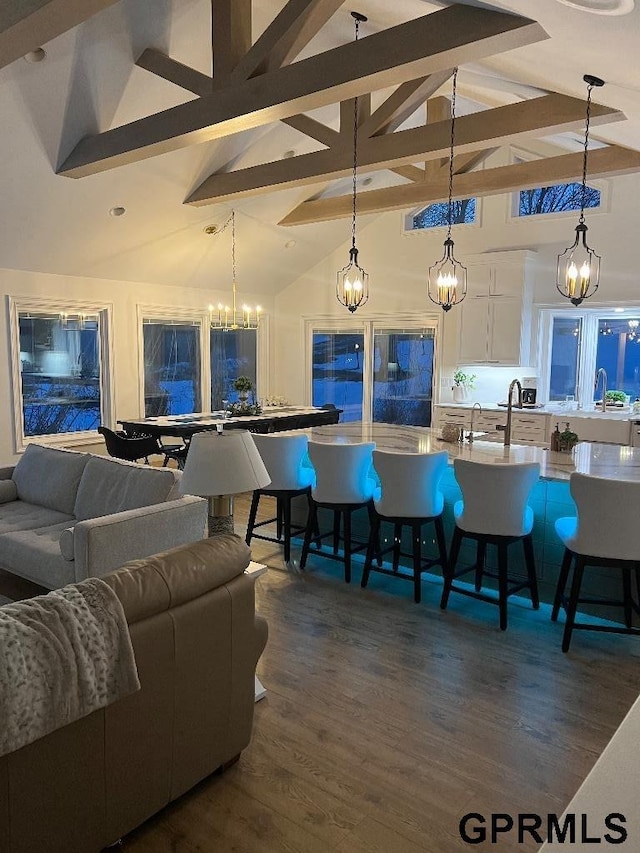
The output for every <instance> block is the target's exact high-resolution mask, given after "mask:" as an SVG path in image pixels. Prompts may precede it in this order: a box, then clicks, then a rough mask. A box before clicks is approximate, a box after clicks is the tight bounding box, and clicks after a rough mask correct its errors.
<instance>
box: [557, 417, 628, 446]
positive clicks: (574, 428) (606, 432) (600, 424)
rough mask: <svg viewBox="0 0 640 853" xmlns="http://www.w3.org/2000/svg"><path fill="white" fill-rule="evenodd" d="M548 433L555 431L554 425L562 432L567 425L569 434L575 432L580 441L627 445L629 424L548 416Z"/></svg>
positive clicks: (596, 418)
mask: <svg viewBox="0 0 640 853" xmlns="http://www.w3.org/2000/svg"><path fill="white" fill-rule="evenodd" d="M549 420H550V431H549V438H551V432H552V431H553V430H555V428H556V424H558V426H559V428H560V432H562V431H563V430H564V429H565V428H566V426H567V424H569V429H570V430H571V432H575V433H576V435H577V436H578V438H579V440H580V441H596V442H599V443H601V444H629V443H630V440H631V424H630V421H629V420H627V419H623V420H622V419H621V420H617V419H613V418H603V417H600V418H599V417H598V415H594V416H593V417H569V416H565V415H564V414H562V415H549Z"/></svg>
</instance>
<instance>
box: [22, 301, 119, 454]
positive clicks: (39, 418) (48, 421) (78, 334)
mask: <svg viewBox="0 0 640 853" xmlns="http://www.w3.org/2000/svg"><path fill="white" fill-rule="evenodd" d="M49 305H50V306H51V307H49ZM10 313H11V327H12V329H11V337H12V357H13V370H14V377H15V380H14V389H15V390H14V412H15V424H16V450H17V451H20V450H23V449H24V447H25V444H26V443H27V442H28V440H29V439H30V438H35V437H37V438H38V439H39V440H41V439H43V438H45V437H49V436H59V435H64V436H65V443H69V437H70V436H75V437H76V439H75V440H76V441H77V442H78V443H81V442H82V441H83V440H86V439H87V435H86V434H87V433H89V432H93V431H94V430H96V429H97V428H98V426H100V424H101V422H103V421H105V420H108V419H109V415H110V399H111V396H110V394H109V389H108V387H107V377H108V370H107V366H108V347H107V329H108V309H107V308H105V307H104V306H94V305H88V304H87V305H81V306H79V305H72V304H66V303H65V304H62V303H49V304H47V302H46V300H28V299H20V300H13V299H12V300H10ZM71 443H74V439H72V440H71Z"/></svg>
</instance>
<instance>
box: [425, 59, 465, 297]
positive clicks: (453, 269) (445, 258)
mask: <svg viewBox="0 0 640 853" xmlns="http://www.w3.org/2000/svg"><path fill="white" fill-rule="evenodd" d="M457 83H458V69H457V68H456V69H455V71H454V72H453V91H452V93H451V140H450V148H449V203H448V207H447V238H446V240H445V241H444V254H443V255H442V258H441V259H440V260H439V261H438V262H437V263H435V264H433V266H430V267H429V287H428V294H429V299H430V300H431V301H432V302H434V303H435V304H436V305H440V306H441V308H442V310H443V311H449V310H451V308H452V307H453V306H454V305H458V304H459V303H460V302H462V300H463V299H464V298H465V296H466V295H467V268H466V267H463V266H462V264H461V263H460V261H458V260H457V259H456V257H455V255H454V254H453V240H452V238H451V226H452V225H453V148H454V145H455V138H456V86H457Z"/></svg>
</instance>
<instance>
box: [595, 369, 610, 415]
mask: <svg viewBox="0 0 640 853" xmlns="http://www.w3.org/2000/svg"><path fill="white" fill-rule="evenodd" d="M600 376H602V411H603V412H606V411H607V371H606V370H605V369H604V367H600V368H598V371H597V372H596V381H595V383H594V385H593V396H594V397H595V392H596V391H597V390H598V383H599V382H600Z"/></svg>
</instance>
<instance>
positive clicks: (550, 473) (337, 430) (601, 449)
mask: <svg viewBox="0 0 640 853" xmlns="http://www.w3.org/2000/svg"><path fill="white" fill-rule="evenodd" d="M307 432H308V434H309V437H310V438H311V439H312V440H313V441H326V442H332V443H350V442H360V441H373V442H375V444H376V447H377V448H378V449H379V450H393V451H397V452H401V453H433V452H435V451H438V450H446V451H447V453H448V454H449V459H450V461H451V460H453V459H469V460H472V461H475V462H508V463H514V464H517V463H520V462H539V463H540V476H541V478H542V479H545V480H560V481H566V480H569V478H570V476H571V474H572V473H573V472H574V471H578V472H579V473H581V474H592V475H594V476H597V477H606V478H608V479H611V478H613V479H619V480H638V481H640V448H634V447H626V446H620V445H615V444H597V443H591V442H580V443H579V444H578V445H576V447H574V449H573V450H572V451H571V453H555V452H552V451H550V450H547V449H545V448H543V447H534V446H532V445H518V444H512V445H510V446H509V447H503V445H502V444H499V443H496V442H495V441H483V440H482V438H476V439H475V440H474V442H473V443H472V444H469V443H468V442H465V443H464V444H462V443H460V442H454V443H450V442H445V441H443V440H442V438H441V433H440V430H438V429H434V428H432V427H418V426H399V425H393V424H376V423H374V424H367V423H363V422H360V421H354V422H347V423H339V424H333V425H331V426H323V427H316V428H314V429H310V430H307Z"/></svg>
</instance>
